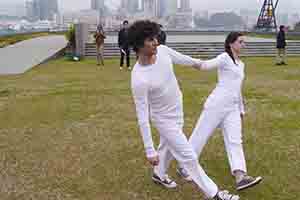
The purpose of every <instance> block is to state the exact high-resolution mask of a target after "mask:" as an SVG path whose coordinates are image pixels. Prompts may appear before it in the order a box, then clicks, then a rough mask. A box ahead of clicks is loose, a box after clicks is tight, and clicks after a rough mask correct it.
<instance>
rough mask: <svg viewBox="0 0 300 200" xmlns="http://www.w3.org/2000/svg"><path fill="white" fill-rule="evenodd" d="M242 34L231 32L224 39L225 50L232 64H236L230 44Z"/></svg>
mask: <svg viewBox="0 0 300 200" xmlns="http://www.w3.org/2000/svg"><path fill="white" fill-rule="evenodd" d="M241 36H244V34H243V33H240V32H231V33H229V34H228V35H227V37H226V40H225V45H224V47H225V52H226V53H228V55H229V56H230V57H231V59H232V60H233V62H234V64H236V62H235V59H234V57H233V53H232V50H231V47H230V44H232V43H234V42H235V41H236V40H237V39H238V38H239V37H241Z"/></svg>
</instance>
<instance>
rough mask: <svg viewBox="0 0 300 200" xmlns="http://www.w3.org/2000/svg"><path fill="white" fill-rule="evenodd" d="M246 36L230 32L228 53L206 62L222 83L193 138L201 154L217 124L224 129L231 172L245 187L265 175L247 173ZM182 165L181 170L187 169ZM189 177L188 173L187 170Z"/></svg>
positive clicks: (240, 186)
mask: <svg viewBox="0 0 300 200" xmlns="http://www.w3.org/2000/svg"><path fill="white" fill-rule="evenodd" d="M244 47H245V38H244V36H243V34H241V33H239V32H232V33H230V34H229V35H228V36H227V38H226V41H225V52H224V53H222V54H220V55H219V56H218V57H217V58H214V59H211V60H207V61H202V64H201V69H203V70H211V69H217V70H218V83H217V86H216V88H215V89H214V90H213V91H212V93H211V94H210V95H209V97H208V98H207V100H206V102H205V104H204V109H203V111H202V113H201V115H200V118H199V120H198V122H197V124H196V127H195V128H194V130H193V133H192V135H191V137H190V139H189V142H190V144H191V145H192V146H193V149H194V150H195V152H196V153H197V155H198V157H200V154H201V152H202V150H203V148H204V146H205V144H206V143H207V141H208V139H209V138H210V137H211V136H212V134H213V132H214V130H215V129H216V128H217V127H220V128H221V129H222V134H223V137H224V142H225V148H226V152H227V157H228V160H229V164H230V168H231V173H232V175H233V176H234V177H235V179H236V189H237V190H243V189H246V188H248V187H251V186H254V185H256V184H258V183H259V182H260V181H261V180H262V177H251V176H248V175H247V168H246V160H245V156H244V151H243V146H242V121H243V119H244V115H245V109H244V103H243V97H242V92H241V90H242V83H243V79H244V76H245V75H244V63H243V62H242V60H241V59H240V53H241V49H242V48H244ZM183 169H184V168H182V167H181V168H179V169H178V170H177V172H179V174H180V173H182V172H184V170H183ZM183 176H184V177H186V176H187V174H186V173H183Z"/></svg>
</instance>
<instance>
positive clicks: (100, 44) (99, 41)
mask: <svg viewBox="0 0 300 200" xmlns="http://www.w3.org/2000/svg"><path fill="white" fill-rule="evenodd" d="M94 38H95V40H96V52H97V65H100V63H101V65H102V66H104V55H103V53H104V39H105V38H106V36H105V33H104V30H103V27H102V25H101V24H99V25H98V26H97V30H96V33H95V35H94Z"/></svg>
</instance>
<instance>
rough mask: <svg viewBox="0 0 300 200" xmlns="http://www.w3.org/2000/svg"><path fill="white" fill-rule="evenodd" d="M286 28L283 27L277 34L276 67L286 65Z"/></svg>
mask: <svg viewBox="0 0 300 200" xmlns="http://www.w3.org/2000/svg"><path fill="white" fill-rule="evenodd" d="M285 29H286V28H285V27H284V26H283V25H281V26H280V27H279V32H278V34H277V45H276V48H277V62H276V65H286V62H285V59H286V49H285V47H286V40H285Z"/></svg>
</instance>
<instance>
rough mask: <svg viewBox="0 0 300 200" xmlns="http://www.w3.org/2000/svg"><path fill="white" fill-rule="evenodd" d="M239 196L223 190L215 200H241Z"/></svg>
mask: <svg viewBox="0 0 300 200" xmlns="http://www.w3.org/2000/svg"><path fill="white" fill-rule="evenodd" d="M239 199H240V197H239V196H238V195H234V194H230V193H229V192H228V191H227V190H222V191H219V192H218V193H217V195H216V196H215V197H214V198H213V200H239Z"/></svg>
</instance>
